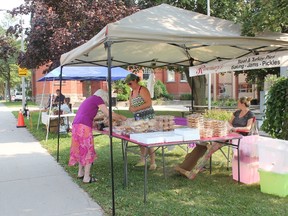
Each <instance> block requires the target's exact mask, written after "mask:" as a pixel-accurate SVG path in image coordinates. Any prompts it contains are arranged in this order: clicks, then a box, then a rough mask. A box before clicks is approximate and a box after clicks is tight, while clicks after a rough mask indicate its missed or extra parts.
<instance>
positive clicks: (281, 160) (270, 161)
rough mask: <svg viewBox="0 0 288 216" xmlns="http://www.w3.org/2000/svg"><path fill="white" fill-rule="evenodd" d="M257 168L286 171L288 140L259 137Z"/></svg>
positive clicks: (278, 171)
mask: <svg viewBox="0 0 288 216" xmlns="http://www.w3.org/2000/svg"><path fill="white" fill-rule="evenodd" d="M257 144H258V151H259V168H260V169H262V170H265V171H269V172H275V173H280V174H281V173H282V174H283V173H288V157H287V155H288V141H287V140H280V139H272V138H264V137H263V138H261V139H260V140H259V141H258V143H257Z"/></svg>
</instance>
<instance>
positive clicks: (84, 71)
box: [37, 66, 131, 82]
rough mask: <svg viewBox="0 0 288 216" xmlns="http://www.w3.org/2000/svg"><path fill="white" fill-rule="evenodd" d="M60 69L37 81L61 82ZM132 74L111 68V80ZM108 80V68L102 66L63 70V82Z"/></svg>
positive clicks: (66, 68)
mask: <svg viewBox="0 0 288 216" xmlns="http://www.w3.org/2000/svg"><path fill="white" fill-rule="evenodd" d="M60 69H61V67H57V68H55V69H54V70H52V71H50V72H49V73H48V74H46V75H45V76H43V77H42V78H40V79H39V80H37V81H38V82H41V81H53V80H60ZM130 73H131V72H129V71H127V70H125V69H123V68H121V67H114V68H111V80H112V81H116V80H121V79H124V78H125V77H126V76H127V75H128V74H130ZM107 79H108V67H101V66H73V67H70V66H67V67H66V66H65V67H63V68H62V80H81V81H84V80H98V81H106V80H107Z"/></svg>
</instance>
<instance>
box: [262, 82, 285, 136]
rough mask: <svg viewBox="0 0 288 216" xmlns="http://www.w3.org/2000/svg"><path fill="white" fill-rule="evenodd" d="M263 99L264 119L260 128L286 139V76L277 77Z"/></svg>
mask: <svg viewBox="0 0 288 216" xmlns="http://www.w3.org/2000/svg"><path fill="white" fill-rule="evenodd" d="M265 99H266V103H265V105H266V110H265V119H264V121H263V124H262V126H261V129H262V130H264V131H265V132H266V133H269V134H270V135H271V136H272V137H275V138H278V139H284V140H288V130H287V128H288V78H285V77H280V78H278V79H277V80H276V81H275V83H274V84H272V86H271V88H270V90H269V91H268V94H267V96H266V98H265Z"/></svg>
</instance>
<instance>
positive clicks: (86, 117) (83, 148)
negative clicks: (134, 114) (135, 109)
mask: <svg viewBox="0 0 288 216" xmlns="http://www.w3.org/2000/svg"><path fill="white" fill-rule="evenodd" d="M106 104H108V94H107V92H106V91H104V90H102V89H98V90H97V91H96V92H95V93H94V95H92V96H90V97H88V98H87V99H85V100H84V101H83V103H82V104H81V105H80V107H79V109H78V111H77V113H76V116H75V118H74V121H73V127H72V141H71V148H70V159H69V163H68V165H69V166H73V165H75V164H78V178H79V179H83V183H92V182H96V178H95V177H93V176H92V175H90V169H91V165H92V163H93V162H94V160H95V159H96V158H97V154H96V152H95V149H94V138H93V131H92V129H93V128H92V127H93V120H94V117H95V116H96V115H97V112H98V110H99V109H100V110H101V111H102V112H103V113H104V115H106V116H109V110H108V109H107V106H106ZM112 118H113V119H115V120H119V121H122V120H126V117H125V116H122V115H119V114H117V113H112Z"/></svg>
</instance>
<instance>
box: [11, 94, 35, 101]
mask: <svg viewBox="0 0 288 216" xmlns="http://www.w3.org/2000/svg"><path fill="white" fill-rule="evenodd" d="M12 100H13V101H22V92H17V93H16V94H15V95H14V96H12ZM30 100H31V98H30V97H29V96H26V101H30Z"/></svg>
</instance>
